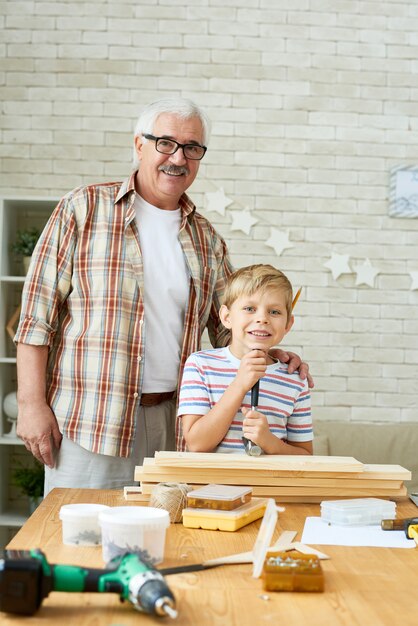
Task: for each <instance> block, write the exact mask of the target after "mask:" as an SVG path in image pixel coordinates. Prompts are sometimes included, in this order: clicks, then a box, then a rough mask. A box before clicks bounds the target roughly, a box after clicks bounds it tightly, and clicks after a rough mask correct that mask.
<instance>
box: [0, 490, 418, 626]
mask: <svg viewBox="0 0 418 626" xmlns="http://www.w3.org/2000/svg"><path fill="white" fill-rule="evenodd" d="M71 502H100V503H103V504H108V505H113V506H116V505H123V504H128V503H126V502H125V501H124V500H123V495H122V493H121V492H120V491H110V490H109V491H99V490H87V489H55V490H53V491H52V492H51V493H50V494H49V495H48V497H47V498H46V499H45V500H44V501H43V502H42V503H41V505H40V506H39V507H38V509H37V510H36V511H35V513H34V514H33V515H32V516H31V517H30V519H29V520H28V521H27V522H26V524H25V525H24V526H23V528H22V529H21V530H20V531H19V532H18V533H17V535H16V536H15V537H14V538H13V540H12V541H11V542H10V544H9V546H8V547H9V548H14V549H29V548H37V547H40V548H42V549H43V550H44V552H45V553H46V556H47V558H48V560H49V561H50V562H51V563H67V564H73V565H85V566H90V567H103V561H102V559H101V547H94V548H87V547H84V548H82V547H80V548H74V547H69V546H64V545H63V544H62V540H61V522H60V520H59V509H60V507H61V505H62V504H67V503H71ZM129 504H135V503H129ZM397 511H398V517H411V516H416V515H418V510H417V508H416V507H415V506H414V505H413V504H412V502H410V501H406V502H402V503H398V509H397ZM319 514H320V508H319V505H317V504H306V505H304V504H287V505H286V511H285V512H284V513H280V515H279V523H278V527H277V529H276V533H275V536H274V537H273V540H275V539H276V538H277V537H278V536H279V535H280V533H281V532H282V531H283V530H297V531H298V536H297V539H300V536H301V535H300V533H301V531H302V528H303V523H304V520H305V517H306V516H308V515H316V516H319ZM259 525H260V522H254V523H253V524H250V525H249V526H247V527H245V528H242V529H241V530H239V531H237V532H235V533H227V532H219V531H207V530H192V529H187V528H184V527H183V526H182V525H181V524H172V525H171V526H170V528H169V529H168V532H167V541H166V552H165V554H166V560H165V561H164V564H162V565H161V566H167V567H168V566H174V565H181V564H186V563H199V562H201V561H202V560H206V559H210V558H213V557H217V556H224V555H226V554H232V553H236V552H245V551H247V550H251V549H252V546H253V543H254V540H255V537H256V535H257V532H258V528H259ZM315 547H318V548H319V549H320V550H321V549H322V551H324V552H326V553H327V554H328V555H330V557H331V559H330V560H328V561H322V566H323V569H324V574H325V592H324V593H322V594H321V593H311V594H309V593H280V592H276V593H268V594H266V593H265V592H263V590H262V585H261V580H259V579H254V578H252V576H251V565H249V564H248V565H229V566H222V567H218V568H215V569H212V570H206V571H203V572H198V573H187V574H176V575H172V576H167V582H168V583H169V585H170V588H171V589H172V591H173V592H174V594H175V596H176V599H177V608H178V611H179V616H178V618H177V620H176V623H177V624H178V625H179V626H186V625H187V626H206V625H212V624H213V625H219V626H221V625H222V626H231V625H232V626H235V625H237V626H238V625H239V626H260V625H261V626H262V625H264V624H265V625H266V626H267V625H270V624H271V625H273V624H274V625H278V624H283V625H285V626H304V625H305V624H309V626H327V625H330V626H340V625H341V626H381V625H385V626H386V625H387V626H395V625H396V626H397V625H399V626H416V625H417V624H418V549H411V550H408V549H390V548H364V547H363V548H351V547H343V546H323V547H321V546H315ZM159 621H160V620H159V618H155V617H150V616H148V615H144V614H141V613H138V612H137V611H135V610H134V609H133V608H132V606H130V605H129V604H121V603H120V602H119V599H118V597H117V596H116V595H113V594H92V593H85V594H80V593H76V594H70V593H52V594H51V595H50V596H49V598H47V599H46V600H44V602H43V604H42V607H41V609H40V610H39V612H38V613H37V614H36V615H35V616H34V617H31V618H24V617H17V616H9V615H6V614H4V613H2V614H1V615H0V623H1V624H2V626H16V625H21V624H27V626H29V625H31V626H38V625H39V626H40V625H42V626H49V625H51V626H52V625H54V626H55V625H56V624H58V623H63V624H65V626H131V625H133V624H136V625H139V624H144V626H146V625H151V624H154V626H155V624H156V623H158V622H159ZM161 623H165V624H168V623H171V620H170V619H169V618H163V619H162V622H161Z"/></svg>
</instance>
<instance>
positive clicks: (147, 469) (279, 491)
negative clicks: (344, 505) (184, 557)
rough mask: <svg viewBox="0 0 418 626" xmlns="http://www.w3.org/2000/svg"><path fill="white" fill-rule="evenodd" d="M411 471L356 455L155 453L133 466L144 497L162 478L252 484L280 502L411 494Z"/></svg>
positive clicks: (194, 482)
mask: <svg viewBox="0 0 418 626" xmlns="http://www.w3.org/2000/svg"><path fill="white" fill-rule="evenodd" d="M410 479H411V472H409V471H408V470H407V469H405V468H403V467H401V466H400V465H364V464H363V463H360V461H357V460H356V459H354V458H352V457H337V456H306V455H300V456H299V455H289V456H284V455H268V456H267V455H266V456H260V457H249V456H247V455H245V454H213V453H204V452H156V453H155V457H154V458H146V459H144V464H143V465H142V466H137V467H136V469H135V480H137V481H140V483H141V491H142V494H143V499H144V500H146V499H147V498H148V497H149V495H150V494H151V492H152V489H153V487H154V486H155V485H156V484H158V483H162V482H165V483H167V482H169V483H187V484H188V485H190V486H192V487H197V486H199V485H207V484H209V483H216V484H224V485H248V486H250V487H252V488H253V495H254V496H257V497H268V498H274V499H275V500H276V501H277V502H321V501H322V500H324V499H329V500H332V499H339V498H360V497H376V498H386V499H391V500H396V499H402V498H404V497H406V496H407V490H406V487H405V485H404V481H405V480H410Z"/></svg>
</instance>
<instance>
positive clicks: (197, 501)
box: [187, 485, 253, 511]
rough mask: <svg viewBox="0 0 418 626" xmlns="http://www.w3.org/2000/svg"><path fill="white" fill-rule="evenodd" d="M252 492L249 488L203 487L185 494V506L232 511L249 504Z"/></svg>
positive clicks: (227, 486) (233, 486) (228, 486)
mask: <svg viewBox="0 0 418 626" xmlns="http://www.w3.org/2000/svg"><path fill="white" fill-rule="evenodd" d="M252 492H253V490H252V488H251V487H236V486H235V485H206V486H205V487H199V489H194V490H193V491H189V493H188V494H187V506H188V507H190V508H193V509H217V510H221V511H233V510H234V509H237V508H238V507H240V506H242V505H243V504H247V502H250V500H251V495H252Z"/></svg>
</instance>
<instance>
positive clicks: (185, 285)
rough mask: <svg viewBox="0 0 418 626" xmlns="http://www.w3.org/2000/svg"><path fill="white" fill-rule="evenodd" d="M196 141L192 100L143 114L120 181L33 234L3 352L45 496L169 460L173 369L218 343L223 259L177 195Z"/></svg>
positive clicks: (218, 243)
mask: <svg viewBox="0 0 418 626" xmlns="http://www.w3.org/2000/svg"><path fill="white" fill-rule="evenodd" d="M208 135H209V121H208V119H207V117H206V115H205V114H204V112H203V111H202V110H201V109H199V108H198V107H197V106H196V105H195V104H194V103H192V102H190V101H188V100H183V99H173V100H171V99H170V100H161V101H158V102H156V103H153V104H151V105H149V106H148V107H147V108H146V109H145V110H144V112H143V114H142V115H141V117H140V118H139V120H138V123H137V126H136V129H135V137H134V166H135V170H134V172H133V173H132V174H131V176H130V177H129V178H128V179H127V180H125V181H124V182H123V183H121V182H112V183H102V184H96V185H90V186H87V187H81V188H78V189H75V190H74V191H72V192H70V193H69V194H67V195H66V196H64V197H63V198H62V199H61V201H60V202H59V204H58V205H57V207H56V209H55V210H54V212H53V213H52V215H51V217H50V219H49V221H48V223H47V225H46V227H45V229H44V232H43V233H42V235H41V238H40V240H39V242H38V245H37V248H36V250H35V253H34V257H33V261H32V264H31V268H30V271H29V274H28V277H27V280H26V283H25V287H24V291H23V299H22V314H21V319H20V323H19V327H18V329H17V333H16V337H15V341H16V343H17V365H18V402H19V417H18V426H17V432H18V435H19V437H21V438H22V439H23V441H24V443H25V445H26V448H27V449H28V450H30V451H31V452H32V454H33V455H34V456H35V457H36V458H38V459H39V460H40V461H41V462H43V463H44V464H45V465H46V468H45V493H48V491H49V490H50V489H52V488H53V487H89V488H105V487H107V488H112V487H114V488H117V487H121V486H122V485H124V484H127V483H130V482H132V480H133V472H134V467H135V465H137V464H140V463H141V462H142V460H143V458H144V457H145V456H153V454H154V452H155V451H156V450H170V449H175V421H176V418H175V407H176V399H175V398H176V389H177V386H178V382H179V380H180V377H181V373H182V368H183V365H184V362H185V360H186V358H187V357H188V356H189V354H190V353H191V352H194V351H196V350H199V349H200V342H201V336H202V333H203V331H204V330H205V328H207V329H208V332H209V338H210V341H211V343H212V344H213V346H215V347H219V346H223V345H225V344H226V343H227V342H228V339H229V335H228V333H227V331H226V330H225V329H224V328H223V327H222V324H221V322H220V320H219V317H218V311H219V307H220V304H221V297H222V294H223V289H224V284H225V280H226V279H227V277H228V276H229V274H230V273H231V271H232V267H231V263H230V261H229V257H228V252H227V248H226V245H225V242H224V240H223V239H222V238H221V237H220V236H219V234H218V233H217V232H216V231H215V230H214V228H213V227H212V226H211V224H210V223H209V222H208V221H207V220H206V219H205V218H204V217H202V215H200V214H199V213H197V212H196V210H195V206H194V205H193V203H192V202H191V200H190V199H189V198H188V196H187V195H186V194H185V191H186V190H187V189H188V187H189V186H190V185H191V184H192V182H193V181H194V179H195V177H196V175H197V172H198V169H199V165H200V160H201V159H202V158H203V156H204V155H205V152H206V144H207V142H208ZM280 354H281V357H280V358H281V359H282V360H287V359H288V358H289V355H286V354H283V353H280ZM290 357H292V359H293V360H292V365H293V368H292V369H295V367H297V366H298V365H299V364H300V359H299V358H298V357H296V356H295V355H290ZM301 369H302V374H303V375H304V376H306V375H307V366H304V367H302V368H301ZM178 438H179V446H181V434H179V437H178Z"/></svg>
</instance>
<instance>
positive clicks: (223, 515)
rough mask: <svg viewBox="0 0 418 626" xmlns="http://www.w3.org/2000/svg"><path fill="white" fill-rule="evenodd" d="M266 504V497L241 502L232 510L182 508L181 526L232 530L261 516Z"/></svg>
mask: <svg viewBox="0 0 418 626" xmlns="http://www.w3.org/2000/svg"><path fill="white" fill-rule="evenodd" d="M266 506H267V499H266V498H253V499H252V500H251V502H248V503H247V504H243V505H242V506H240V507H239V508H238V509H235V510H234V511H219V510H218V511H216V510H213V509H193V508H188V509H183V526H186V528H204V529H205V530H226V531H229V532H234V531H235V530H238V529H239V528H242V527H243V526H246V525H247V524H250V523H251V522H254V521H255V520H257V519H260V517H263V515H264V511H265V510H266Z"/></svg>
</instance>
